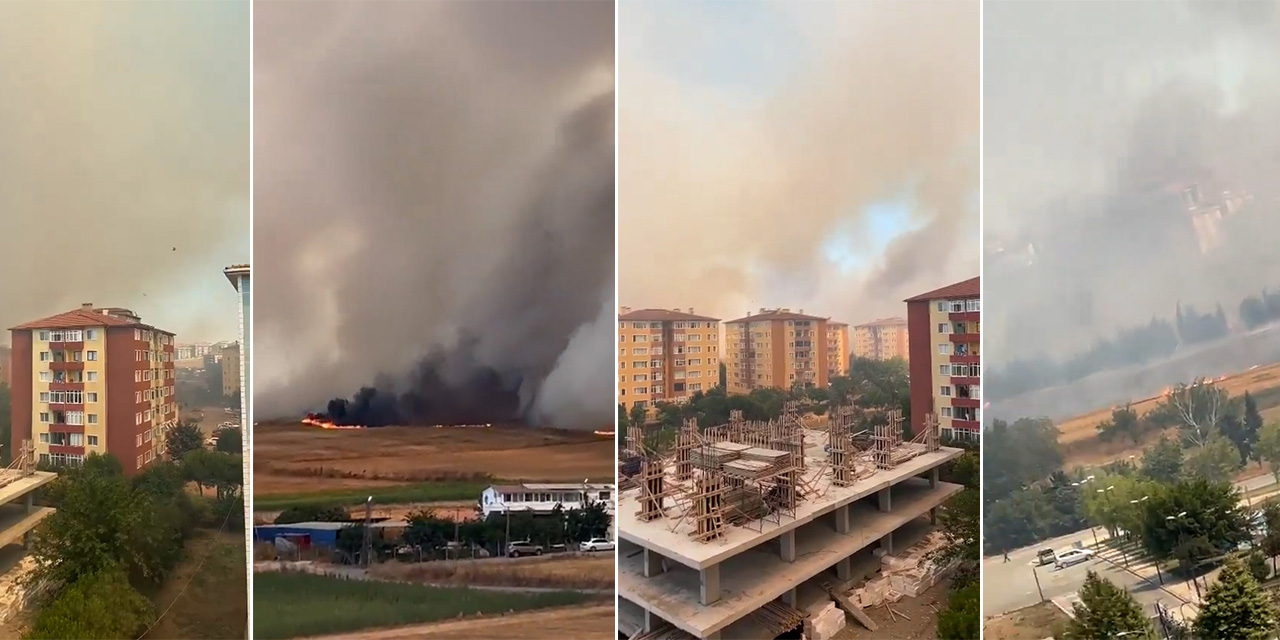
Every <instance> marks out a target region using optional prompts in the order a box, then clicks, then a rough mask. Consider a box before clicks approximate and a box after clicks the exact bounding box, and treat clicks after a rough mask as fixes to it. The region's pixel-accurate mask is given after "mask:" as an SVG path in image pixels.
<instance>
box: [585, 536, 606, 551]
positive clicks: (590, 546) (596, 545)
mask: <svg viewBox="0 0 1280 640" xmlns="http://www.w3.org/2000/svg"><path fill="white" fill-rule="evenodd" d="M578 549H579V550H580V551H613V550H614V549H615V547H614V545H613V541H612V540H606V539H605V538H592V539H590V540H588V541H586V542H582V543H579V544H578Z"/></svg>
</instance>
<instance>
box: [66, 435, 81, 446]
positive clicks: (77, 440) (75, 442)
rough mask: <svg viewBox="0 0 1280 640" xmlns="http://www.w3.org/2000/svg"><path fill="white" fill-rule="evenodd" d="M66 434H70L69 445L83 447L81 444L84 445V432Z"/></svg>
mask: <svg viewBox="0 0 1280 640" xmlns="http://www.w3.org/2000/svg"><path fill="white" fill-rule="evenodd" d="M68 435H70V436H71V446H73V447H83V446H84V434H83V433H72V434H68Z"/></svg>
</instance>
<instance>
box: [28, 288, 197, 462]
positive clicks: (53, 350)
mask: <svg viewBox="0 0 1280 640" xmlns="http://www.w3.org/2000/svg"><path fill="white" fill-rule="evenodd" d="M10 332H11V333H12V339H13V343H12V356H11V361H12V371H11V374H10V379H11V383H12V384H11V386H10V388H11V391H12V393H11V395H12V416H13V443H20V442H22V441H23V440H26V439H31V440H32V441H33V442H34V444H35V452H36V457H37V460H39V461H42V462H54V463H76V462H80V461H83V460H84V458H85V456H87V455H88V454H90V453H103V454H105V453H109V454H111V455H112V456H114V457H115V458H116V459H117V460H119V461H120V464H121V466H123V467H124V470H125V473H126V474H128V475H134V474H136V473H137V472H138V471H139V470H140V469H142V468H143V467H145V466H147V465H148V464H150V463H151V462H153V461H155V460H157V459H159V458H160V457H161V456H163V455H164V451H165V448H164V438H165V435H166V434H167V433H168V431H169V429H171V428H172V427H174V426H175V425H177V423H178V402H177V399H176V397H175V395H174V382H175V377H176V376H175V371H174V334H172V333H169V332H168V331H163V330H161V329H157V328H156V327H153V326H151V325H147V324H144V323H143V322H142V320H141V318H139V317H138V316H137V315H136V314H134V313H133V312H132V311H129V310H128V309H120V308H106V309H99V308H94V306H93V305H91V304H85V305H82V306H81V307H80V308H79V309H74V310H72V311H68V312H66V313H60V314H58V315H55V316H50V317H48V318H42V319H40V320H35V321H33V322H27V323H25V324H21V325H19V326H16V327H13V328H12V329H10Z"/></svg>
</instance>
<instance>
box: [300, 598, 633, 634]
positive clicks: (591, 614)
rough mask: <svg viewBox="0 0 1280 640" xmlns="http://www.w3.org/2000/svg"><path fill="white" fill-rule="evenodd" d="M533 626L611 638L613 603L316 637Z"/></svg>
mask: <svg viewBox="0 0 1280 640" xmlns="http://www.w3.org/2000/svg"><path fill="white" fill-rule="evenodd" d="M531 629H536V630H537V637H540V638H612V637H614V636H615V635H616V634H615V633H614V623H613V603H609V604H600V605H589V606H578V607H564V608H559V609H543V610H541V611H531V612H528V613H517V614H512V615H506V616H496V617H488V616H486V617H478V618H467V619H464V620H450V621H449V622H434V623H431V624H421V625H414V626H411V627H400V628H397V629H382V630H379V631H362V632H359V633H349V634H341V635H332V636H317V640H319V638H323V639H324V640H417V639H419V638H426V639H428V640H524V639H525V638H529V637H531V636H530V635H529V634H530V633H531V632H530V630H531Z"/></svg>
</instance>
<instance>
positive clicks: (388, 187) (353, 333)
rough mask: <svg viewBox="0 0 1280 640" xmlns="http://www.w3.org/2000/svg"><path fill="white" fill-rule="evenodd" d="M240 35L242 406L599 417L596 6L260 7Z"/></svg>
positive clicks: (608, 96)
mask: <svg viewBox="0 0 1280 640" xmlns="http://www.w3.org/2000/svg"><path fill="white" fill-rule="evenodd" d="M254 33H255V39H256V43H257V44H258V47H257V48H256V49H255V80H254V82H255V105H254V106H255V117H256V118H257V122H256V123H255V132H256V133H257V135H256V136H255V143H254V144H255V154H256V155H255V172H256V173H255V179H256V180H255V183H256V189H255V203H254V204H255V212H256V215H255V228H254V231H255V245H256V246H257V247H259V250H258V251H257V252H256V255H255V260H256V262H257V264H256V265H255V270H256V271H257V274H258V275H257V283H256V285H257V291H256V293H255V304H256V305H257V309H256V311H255V316H254V319H255V330H256V331H257V333H258V342H257V349H258V353H257V355H256V359H255V363H256V366H257V369H256V371H257V375H258V379H257V383H256V387H257V389H256V392H255V411H256V413H257V415H258V416H259V417H261V418H270V417H273V416H286V415H299V414H301V413H303V412H308V411H315V410H318V409H325V408H327V409H328V410H329V411H328V412H329V413H331V414H333V416H332V417H334V418H337V419H338V420H339V421H342V422H348V423H357V424H369V425H382V424H440V423H449V422H458V423H475V422H500V421H510V420H522V421H524V422H527V423H532V424H536V425H540V426H552V427H568V428H600V427H602V426H604V425H607V424H609V423H610V422H611V421H612V417H613V412H614V407H613V386H612V379H613V373H612V372H613V346H612V345H613V338H612V322H611V321H610V322H609V323H606V324H605V325H604V329H605V331H603V332H602V331H601V330H600V323H599V318H600V317H601V315H602V314H603V313H606V312H607V313H608V314H609V317H610V318H611V317H612V313H613V297H614V296H613V235H614V225H613V198H614V195H613V194H614V183H613V93H612V86H613V9H612V3H609V2H594V1H593V2H511V3H502V2H486V3H465V2H456V3H360V2H350V3H345V2H344V3H326V4H320V5H316V4H312V3H308V4H305V5H304V4H298V3H284V2H280V3H265V4H263V3H260V4H259V5H257V8H256V10H255V30H254ZM263 247H269V249H263ZM602 337H603V339H601V338H602ZM362 387H364V388H363V389H362V390H361V391H359V393H357V394H356V395H355V397H354V398H352V399H351V400H343V401H338V402H332V403H328V401H329V400H330V399H331V398H347V397H349V396H350V394H351V393H352V391H353V390H355V389H359V388H362ZM326 403H328V404H327V405H326Z"/></svg>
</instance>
